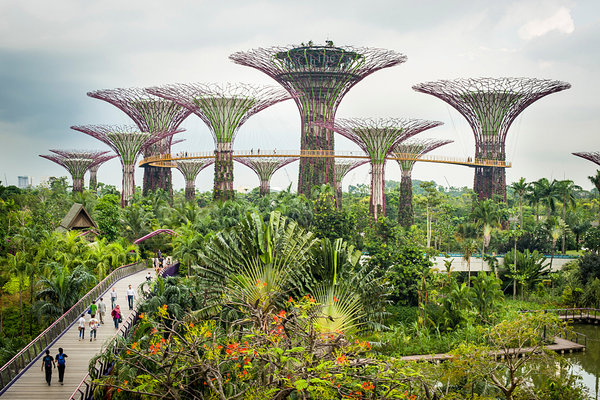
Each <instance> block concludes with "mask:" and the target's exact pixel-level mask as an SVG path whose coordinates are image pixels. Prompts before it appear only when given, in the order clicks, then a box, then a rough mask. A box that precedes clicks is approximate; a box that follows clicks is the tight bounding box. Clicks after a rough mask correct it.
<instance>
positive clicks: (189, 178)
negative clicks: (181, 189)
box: [175, 159, 215, 201]
mask: <svg viewBox="0 0 600 400" xmlns="http://www.w3.org/2000/svg"><path fill="white" fill-rule="evenodd" d="M214 162H215V160H210V159H203V160H177V161H176V162H175V163H176V166H177V167H176V168H177V169H178V170H179V171H180V172H181V173H182V174H183V177H184V178H185V199H186V200H187V201H194V198H195V197H196V177H197V176H198V174H199V173H200V171H202V170H203V169H204V168H206V167H208V166H209V165H211V164H213V163H214Z"/></svg>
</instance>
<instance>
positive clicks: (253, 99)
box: [147, 83, 291, 201]
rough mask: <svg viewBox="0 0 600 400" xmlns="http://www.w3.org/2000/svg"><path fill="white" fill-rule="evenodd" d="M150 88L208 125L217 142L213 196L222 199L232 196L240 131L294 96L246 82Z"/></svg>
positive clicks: (153, 92) (155, 93) (273, 88)
mask: <svg viewBox="0 0 600 400" xmlns="http://www.w3.org/2000/svg"><path fill="white" fill-rule="evenodd" d="M147 90H148V92H150V93H151V94H154V95H156V96H159V97H163V98H165V99H168V100H171V101H174V102H176V103H177V104H179V105H181V106H183V107H185V108H187V109H188V110H190V111H192V112H193V113H194V114H196V115H197V116H199V117H200V118H201V119H202V121H204V123H205V124H206V125H207V126H208V128H209V129H210V132H211V133H212V135H213V139H214V141H215V179H214V191H213V198H215V199H218V200H223V201H225V200H229V199H231V198H233V158H232V147H233V141H234V139H235V135H236V134H237V132H238V130H239V129H240V127H241V126H242V125H243V124H244V122H246V120H247V119H248V118H250V117H251V116H252V115H254V114H256V113H257V112H259V111H261V110H264V109H265V108H267V107H269V106H271V105H273V104H275V103H278V102H280V101H283V100H288V99H290V98H291V96H290V95H288V94H287V93H286V92H284V91H283V90H280V89H278V88H275V87H255V86H250V85H246V84H226V85H215V84H213V85H206V84H201V83H194V84H175V85H166V86H161V87H153V88H148V89H147Z"/></svg>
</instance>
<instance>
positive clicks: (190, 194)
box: [185, 180, 196, 201]
mask: <svg viewBox="0 0 600 400" xmlns="http://www.w3.org/2000/svg"><path fill="white" fill-rule="evenodd" d="M195 198H196V185H195V182H194V181H193V180H186V181H185V200H186V201H194V199H195Z"/></svg>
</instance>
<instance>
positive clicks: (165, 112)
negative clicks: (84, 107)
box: [87, 88, 191, 196]
mask: <svg viewBox="0 0 600 400" xmlns="http://www.w3.org/2000/svg"><path fill="white" fill-rule="evenodd" d="M87 95H88V96H90V97H93V98H95V99H100V100H104V101H106V102H108V103H110V104H112V105H114V106H115V107H117V108H118V109H120V110H121V111H123V112H124V113H125V114H127V115H128V116H129V118H131V119H132V120H133V122H134V123H135V124H136V125H137V127H138V128H139V130H140V131H141V132H148V133H150V134H151V135H162V134H163V133H164V132H173V131H176V130H177V129H178V128H179V125H181V123H182V122H183V120H185V119H186V118H187V117H188V116H189V115H190V114H191V111H190V110H188V109H186V108H185V107H181V106H180V105H178V104H176V103H174V102H172V101H169V100H165V99H159V98H156V97H154V96H152V95H151V94H150V93H148V92H147V91H146V90H145V89H142V88H117V89H106V90H96V91H93V92H89V93H88V94H87ZM171 140H172V136H167V137H165V138H164V139H162V140H158V141H156V142H155V143H154V144H152V145H150V146H147V147H146V148H145V149H144V156H145V157H150V156H155V155H159V154H166V153H170V152H171V145H172V144H173V143H171ZM157 189H162V190H164V191H165V192H167V193H169V195H171V196H172V195H173V185H172V175H171V169H170V168H161V167H155V166H152V165H147V166H145V167H144V184H143V189H142V193H143V194H144V195H146V194H148V192H150V191H156V190H157Z"/></svg>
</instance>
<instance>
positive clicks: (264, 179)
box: [234, 157, 299, 196]
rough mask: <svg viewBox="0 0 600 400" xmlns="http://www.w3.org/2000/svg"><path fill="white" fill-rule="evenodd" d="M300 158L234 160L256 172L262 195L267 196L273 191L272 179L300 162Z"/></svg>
mask: <svg viewBox="0 0 600 400" xmlns="http://www.w3.org/2000/svg"><path fill="white" fill-rule="evenodd" d="M298 158H299V157H234V160H235V161H237V162H239V163H240V164H244V165H245V166H246V167H248V168H250V169H251V170H252V171H254V172H256V175H258V179H259V180H260V195H261V196H266V195H268V194H269V192H270V191H271V177H272V176H273V174H274V173H275V172H276V171H277V170H278V169H280V168H283V167H285V166H286V165H288V164H291V163H293V162H294V161H296V160H298Z"/></svg>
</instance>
